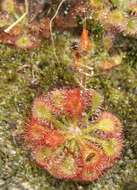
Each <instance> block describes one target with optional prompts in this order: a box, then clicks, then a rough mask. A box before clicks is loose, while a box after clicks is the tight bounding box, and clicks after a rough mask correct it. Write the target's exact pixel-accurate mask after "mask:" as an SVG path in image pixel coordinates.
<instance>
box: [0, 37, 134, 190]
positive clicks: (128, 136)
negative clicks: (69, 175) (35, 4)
mask: <svg viewBox="0 0 137 190" xmlns="http://www.w3.org/2000/svg"><path fill="white" fill-rule="evenodd" d="M68 41H69V40H68V36H67V35H66V36H65V37H64V36H63V37H62V36H61V38H59V39H58V41H57V44H58V45H57V51H58V52H57V53H58V55H59V59H60V60H61V63H60V64H57V62H56V59H55V58H54V55H53V49H52V46H51V45H50V43H49V42H47V41H45V42H44V43H43V44H42V46H41V47H40V48H38V49H36V50H29V51H24V50H17V49H14V48H13V47H12V48H10V47H7V46H5V45H0V189H1V190H13V189H14V190H136V189H137V140H136V139H137V112H136V110H137V45H136V44H137V41H135V40H134V39H128V38H125V39H124V40H123V39H122V41H123V42H124V43H123V44H122V42H121V43H119V45H118V46H119V47H117V48H121V49H123V51H125V52H126V56H125V59H124V60H123V63H122V64H121V65H120V66H119V67H117V68H115V69H114V70H113V71H112V72H109V73H106V74H104V73H99V72H98V71H96V74H95V75H94V76H93V77H92V78H90V79H89V81H88V87H89V88H94V89H97V90H98V91H100V92H101V93H102V94H103V95H104V97H105V103H106V108H107V109H108V110H109V111H111V112H113V113H115V114H116V115H117V116H118V117H119V118H120V119H121V121H122V122H123V125H124V136H125V148H124V151H123V156H122V158H121V160H120V161H118V163H117V164H116V165H115V166H114V167H113V168H112V169H110V170H109V171H108V172H107V173H106V174H105V175H104V176H103V177H102V178H101V179H99V180H98V181H97V182H94V183H88V184H80V183H77V182H70V181H69V182H68V181H61V180H57V179H55V178H53V177H52V176H50V175H49V174H48V173H47V172H46V171H45V170H42V169H40V168H38V167H37V166H36V165H35V163H33V161H32V160H30V157H29V153H28V152H27V151H26V150H25V149H24V145H23V144H22V142H21V140H20V138H19V136H18V134H19V133H21V131H22V128H23V126H24V124H25V122H26V118H27V116H28V115H29V113H30V108H31V103H32V101H33V99H34V97H36V96H38V95H39V94H41V93H42V92H43V91H46V90H48V89H52V88H54V87H61V86H63V85H67V86H75V85H76V83H75V82H74V78H73V74H74V73H73V71H72V70H71V68H70V67H69V66H68V63H69V62H72V60H71V56H70V55H69V53H70V52H69V43H68ZM64 45H65V49H64ZM126 46H127V47H126ZM125 47H126V49H125Z"/></svg>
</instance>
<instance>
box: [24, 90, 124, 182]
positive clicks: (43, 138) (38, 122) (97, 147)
mask: <svg viewBox="0 0 137 190" xmlns="http://www.w3.org/2000/svg"><path fill="white" fill-rule="evenodd" d="M102 107H103V98H102V96H101V95H100V94H99V93H98V92H96V91H95V90H80V89H79V88H74V89H59V90H58V89H55V90H53V91H50V92H48V93H47V94H44V95H42V96H40V97H38V98H36V99H35V100H34V102H33V105H32V117H31V119H30V122H29V123H28V125H27V126H26V127H25V132H24V139H25V143H26V146H27V148H28V149H29V151H30V152H31V155H32V158H33V159H34V160H35V162H36V163H37V164H38V165H39V166H40V167H41V168H43V169H46V170H47V171H48V172H49V173H50V174H51V175H53V176H54V177H56V178H59V179H69V180H76V181H93V180H96V179H98V178H99V177H100V176H101V175H102V174H103V173H104V171H106V169H108V168H110V167H112V166H113V165H114V163H115V162H116V160H117V159H119V158H120V155H121V151H122V147H123V138H122V124H121V122H120V121H119V119H118V118H117V117H116V116H114V115H113V114H112V113H109V112H106V111H103V109H102Z"/></svg>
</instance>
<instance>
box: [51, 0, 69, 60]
mask: <svg viewBox="0 0 137 190" xmlns="http://www.w3.org/2000/svg"><path fill="white" fill-rule="evenodd" d="M65 1H66V0H62V1H61V2H60V3H59V5H58V7H57V10H56V12H55V14H54V16H53V17H52V18H51V20H50V34H51V41H52V46H53V51H54V56H55V58H56V60H57V63H59V59H58V56H57V53H56V48H55V42H54V36H53V32H52V23H53V21H54V19H55V18H56V16H57V15H58V12H59V9H60V8H61V6H62V4H63V3H64V2H65Z"/></svg>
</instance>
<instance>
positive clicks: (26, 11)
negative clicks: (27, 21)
mask: <svg viewBox="0 0 137 190" xmlns="http://www.w3.org/2000/svg"><path fill="white" fill-rule="evenodd" d="M28 9H29V5H28V0H25V13H24V14H23V15H22V16H21V17H19V19H17V20H16V21H15V22H14V23H13V24H11V25H10V26H9V27H8V28H7V29H5V30H4V32H6V33H8V32H9V31H10V30H11V29H12V28H13V27H14V26H16V25H17V24H18V23H20V22H21V21H22V20H23V19H24V18H25V17H26V16H27V14H28V11H29V10H28Z"/></svg>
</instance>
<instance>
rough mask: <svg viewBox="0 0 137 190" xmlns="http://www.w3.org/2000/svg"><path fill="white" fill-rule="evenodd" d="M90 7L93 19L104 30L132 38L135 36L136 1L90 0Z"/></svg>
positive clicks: (136, 19) (136, 22) (136, 21)
mask: <svg viewBox="0 0 137 190" xmlns="http://www.w3.org/2000/svg"><path fill="white" fill-rule="evenodd" d="M90 6H91V9H92V14H93V12H94V14H93V15H94V18H95V19H97V20H99V21H100V23H101V24H102V25H103V27H104V29H105V30H107V31H111V32H112V33H119V32H123V33H124V34H125V35H130V36H134V37H135V36H136V35H137V1H136V0H111V1H109V0H106V1H102V0H90Z"/></svg>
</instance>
